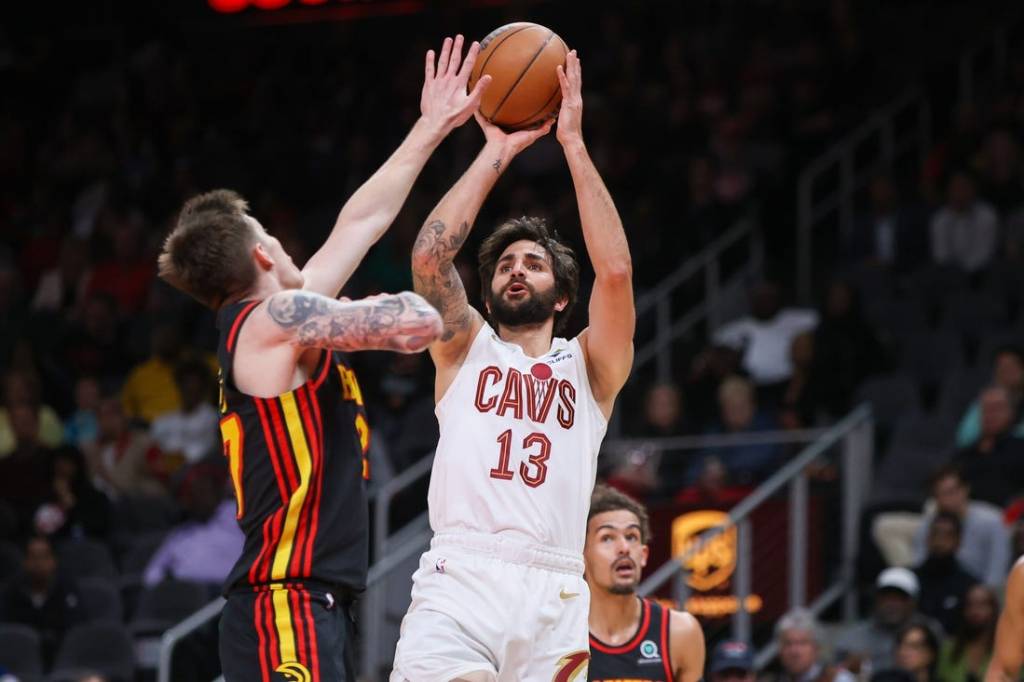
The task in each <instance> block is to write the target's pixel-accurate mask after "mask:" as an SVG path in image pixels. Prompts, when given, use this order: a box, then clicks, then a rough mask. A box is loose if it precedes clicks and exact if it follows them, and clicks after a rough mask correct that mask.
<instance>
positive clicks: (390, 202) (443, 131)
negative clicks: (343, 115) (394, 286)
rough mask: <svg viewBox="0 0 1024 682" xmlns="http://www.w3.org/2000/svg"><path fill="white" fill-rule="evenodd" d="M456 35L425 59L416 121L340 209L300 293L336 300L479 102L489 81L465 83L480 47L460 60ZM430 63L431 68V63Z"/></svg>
mask: <svg viewBox="0 0 1024 682" xmlns="http://www.w3.org/2000/svg"><path fill="white" fill-rule="evenodd" d="M462 47H463V39H462V36H461V35H460V36H456V37H455V39H454V40H452V39H451V38H445V40H444V44H443V45H442V47H441V53H440V55H438V56H435V54H434V51H433V50H430V51H428V52H427V56H426V68H425V78H424V83H423V92H422V95H421V97H420V112H421V116H420V118H419V120H417V121H416V124H415V125H413V127H412V130H411V131H410V132H409V134H408V135H407V136H406V138H405V140H404V141H403V142H402V144H401V145H399V147H398V149H397V150H395V152H394V153H393V154H392V155H391V157H390V158H389V159H388V160H387V161H385V162H384V165H383V166H381V167H380V168H379V169H378V170H377V172H376V173H374V174H373V175H372V176H371V177H370V179H369V180H367V181H366V182H365V183H363V185H362V186H361V187H360V188H359V189H358V190H356V192H355V193H354V194H353V195H352V196H351V197H350V198H349V200H348V201H347V202H345V205H344V206H343V207H342V209H341V212H340V213H339V214H338V218H337V220H336V221H335V223H334V229H333V230H332V231H331V234H330V236H328V238H327V241H326V242H325V243H324V245H323V246H322V247H321V248H320V249H319V250H318V251H317V252H316V253H315V254H313V256H312V257H311V258H310V259H309V262H308V263H306V266H305V268H303V270H302V274H303V278H304V280H305V283H304V285H303V288H304V289H305V290H307V291H314V292H317V293H320V294H324V295H325V296H330V297H332V298H333V297H336V296H337V295H338V293H339V292H340V291H341V288H342V287H343V286H344V285H345V282H347V281H348V278H349V277H350V276H351V275H352V272H353V271H354V270H355V269H356V266H357V265H359V262H360V261H361V260H362V259H363V256H365V255H366V252H367V251H368V250H369V248H370V247H371V246H373V244H374V243H376V242H377V240H378V239H380V238H381V236H382V235H383V234H384V232H385V231H386V230H387V229H388V227H389V226H390V225H391V223H392V221H394V219H395V216H397V215H398V211H399V210H400V209H401V207H402V204H404V203H405V200H406V197H408V196H409V191H410V190H411V189H412V185H413V183H414V182H415V181H416V178H417V176H419V174H420V171H421V170H423V166H424V165H425V164H426V162H427V159H429V158H430V155H431V154H432V153H433V151H434V150H435V149H436V148H437V146H438V145H439V144H440V143H441V141H442V140H443V139H444V138H445V137H446V136H447V135H448V133H449V132H451V131H452V130H453V129H454V128H456V127H458V126H460V125H462V124H463V123H465V122H466V121H467V120H468V119H469V117H470V116H471V115H472V113H473V112H474V111H475V110H476V109H477V107H478V106H479V103H480V95H481V94H482V93H483V90H484V88H486V87H487V84H488V82H489V81H490V79H489V78H482V79H481V80H480V81H479V82H478V83H477V84H476V87H474V88H473V91H472V92H471V93H469V94H467V93H466V81H467V80H468V79H469V73H470V71H471V70H472V68H473V63H474V62H475V61H476V56H477V53H478V52H479V51H480V46H479V45H478V44H477V43H475V42H474V43H473V44H472V45H471V46H470V48H469V52H468V53H467V54H466V59H465V61H463V60H462ZM435 61H436V64H435Z"/></svg>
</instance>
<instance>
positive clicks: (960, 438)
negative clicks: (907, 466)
mask: <svg viewBox="0 0 1024 682" xmlns="http://www.w3.org/2000/svg"><path fill="white" fill-rule="evenodd" d="M992 383H993V384H994V385H996V386H1002V387H1003V388H1005V389H1006V390H1007V391H1008V392H1009V393H1010V396H1011V398H1012V399H1013V401H1014V403H1015V404H1017V405H1020V404H1021V401H1022V400H1024V349H1021V348H1020V347H1018V346H1014V345H1006V346H1001V347H1000V348H998V349H996V352H995V354H994V355H993V358H992ZM1013 432H1014V435H1016V436H1024V416H1022V417H1021V418H1020V420H1019V421H1017V423H1016V425H1015V426H1014V428H1013ZM980 437H981V400H980V399H975V400H974V401H973V402H972V403H971V404H970V405H969V406H968V407H967V411H966V412H964V416H963V417H962V418H961V419H960V425H959V426H958V427H957V430H956V445H957V447H959V448H967V447H970V446H972V445H974V444H975V443H977V442H978V438H980Z"/></svg>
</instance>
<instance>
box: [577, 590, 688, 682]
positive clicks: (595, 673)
mask: <svg viewBox="0 0 1024 682" xmlns="http://www.w3.org/2000/svg"><path fill="white" fill-rule="evenodd" d="M638 598H639V597H638ZM640 604H641V609H640V611H641V612H640V623H639V625H638V626H637V630H636V634H635V635H633V636H632V637H631V638H630V639H629V641H628V642H626V643H625V644H623V645H622V646H610V645H608V644H605V643H604V642H602V641H601V640H599V639H598V638H597V637H594V635H593V634H591V635H590V667H589V672H588V673H587V679H588V680H590V681H591V682H673V675H672V661H671V659H670V657H669V640H668V625H669V616H670V612H669V610H668V609H667V608H665V607H664V606H662V605H661V604H659V603H657V602H654V601H650V600H648V599H640Z"/></svg>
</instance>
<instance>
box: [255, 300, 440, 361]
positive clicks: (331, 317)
mask: <svg viewBox="0 0 1024 682" xmlns="http://www.w3.org/2000/svg"><path fill="white" fill-rule="evenodd" d="M266 310H267V313H268V314H269V316H270V318H271V319H272V320H273V322H274V323H275V325H276V327H277V328H278V329H279V330H280V331H281V334H282V339H283V340H286V341H288V342H290V343H292V344H294V345H295V346H297V347H299V348H330V349H334V350H341V351H354V350H391V351H396V352H399V353H417V352H419V351H421V350H424V349H425V348H426V347H427V346H429V345H430V344H431V343H433V342H434V341H435V340H436V339H437V338H438V337H439V336H440V335H441V330H442V323H441V316H440V315H438V313H437V311H436V310H434V308H433V307H431V305H430V304H429V303H427V302H426V301H425V300H424V299H423V297H422V296H419V295H418V294H414V293H412V292H411V291H403V292H402V293H399V294H381V295H379V296H372V297H370V298H365V299H362V300H358V301H337V300H334V299H332V298H328V297H326V296H322V295H320V294H316V293H313V292H309V291H303V290H300V289H296V290H290V291H282V292H280V293H277V294H274V295H273V296H271V297H270V298H269V299H267V307H266Z"/></svg>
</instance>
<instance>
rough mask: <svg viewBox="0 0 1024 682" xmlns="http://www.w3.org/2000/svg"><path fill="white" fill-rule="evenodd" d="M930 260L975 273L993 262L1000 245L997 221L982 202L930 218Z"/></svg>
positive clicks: (996, 217) (944, 210) (943, 209)
mask: <svg viewBox="0 0 1024 682" xmlns="http://www.w3.org/2000/svg"><path fill="white" fill-rule="evenodd" d="M931 239H932V260H933V261H934V262H935V263H937V264H939V265H945V264H950V265H957V266H959V267H961V268H963V269H964V270H966V271H967V272H975V271H977V270H980V269H981V268H983V267H985V266H986V265H988V264H989V263H990V262H991V261H992V257H993V256H994V255H995V252H996V247H997V245H998V241H999V218H998V216H997V215H996V212H995V210H994V209H993V208H992V207H991V206H989V205H988V204H987V203H985V202H983V201H976V202H974V203H973V204H971V205H970V207H968V208H966V209H965V210H963V211H956V210H953V209H952V208H950V207H948V206H945V207H943V208H941V209H939V210H938V211H937V212H936V213H935V215H934V216H933V217H932V224H931Z"/></svg>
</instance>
